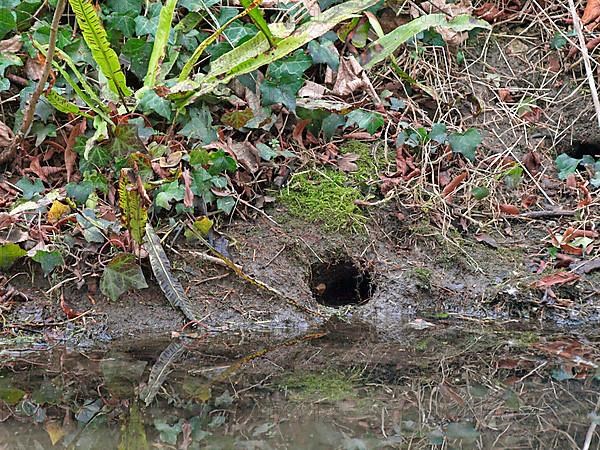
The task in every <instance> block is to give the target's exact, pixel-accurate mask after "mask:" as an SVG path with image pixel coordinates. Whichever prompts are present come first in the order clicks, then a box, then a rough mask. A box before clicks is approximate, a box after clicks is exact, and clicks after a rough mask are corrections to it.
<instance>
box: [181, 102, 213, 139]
mask: <svg viewBox="0 0 600 450" xmlns="http://www.w3.org/2000/svg"><path fill="white" fill-rule="evenodd" d="M179 133H180V134H182V135H183V136H186V137H187V138H189V139H198V140H199V141H201V142H202V143H203V144H210V143H211V142H213V141H216V140H217V133H216V131H215V129H214V128H213V126H212V116H211V115H210V111H209V110H208V107H207V106H206V105H204V106H203V107H202V108H201V109H199V108H193V109H191V110H190V120H189V122H188V123H187V124H186V125H185V126H184V127H183V129H182V130H181V131H180V132H179Z"/></svg>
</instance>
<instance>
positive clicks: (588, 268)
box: [575, 258, 600, 274]
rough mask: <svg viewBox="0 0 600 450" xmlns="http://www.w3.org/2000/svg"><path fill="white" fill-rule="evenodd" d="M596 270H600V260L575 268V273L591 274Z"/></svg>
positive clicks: (587, 262)
mask: <svg viewBox="0 0 600 450" xmlns="http://www.w3.org/2000/svg"><path fill="white" fill-rule="evenodd" d="M594 270H600V258H596V259H592V260H590V261H586V262H585V263H583V264H581V265H579V266H577V267H576V268H575V272H576V273H578V274H584V273H590V272H592V271H594Z"/></svg>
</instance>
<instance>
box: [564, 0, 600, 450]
mask: <svg viewBox="0 0 600 450" xmlns="http://www.w3.org/2000/svg"><path fill="white" fill-rule="evenodd" d="M571 1H573V0H571ZM599 406H600V397H599V398H598V401H597V402H596V407H595V408H594V411H593V412H592V413H590V415H589V416H590V419H592V423H591V424H590V427H589V428H588V431H587V433H586V435H585V442H584V443H583V447H582V450H589V448H590V445H591V443H592V438H593V437H594V431H595V430H596V426H597V425H598V423H597V420H598V417H597V416H596V411H598V407H599Z"/></svg>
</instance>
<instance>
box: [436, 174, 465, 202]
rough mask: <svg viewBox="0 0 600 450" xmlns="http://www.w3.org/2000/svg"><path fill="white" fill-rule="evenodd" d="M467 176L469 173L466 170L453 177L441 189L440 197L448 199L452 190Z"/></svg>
mask: <svg viewBox="0 0 600 450" xmlns="http://www.w3.org/2000/svg"><path fill="white" fill-rule="evenodd" d="M468 176H469V174H468V173H467V172H462V173H461V174H459V175H457V176H456V177H454V178H453V179H452V181H450V183H448V184H447V185H446V187H445V188H444V190H443V191H442V197H444V198H446V199H448V197H451V195H452V194H453V193H454V191H455V190H456V189H458V186H460V185H461V184H462V183H463V181H465V180H466V179H467V177H468Z"/></svg>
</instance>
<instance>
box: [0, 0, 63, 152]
mask: <svg viewBox="0 0 600 450" xmlns="http://www.w3.org/2000/svg"><path fill="white" fill-rule="evenodd" d="M66 4H67V0H58V2H57V4H56V9H55V10H54V17H53V18H52V25H51V27H50V37H49V40H48V51H47V52H46V62H45V63H44V70H43V72H42V76H41V77H40V79H39V81H38V84H37V86H36V87H35V91H33V94H31V98H30V99H29V104H28V105H27V109H26V110H25V114H24V117H23V123H22V124H21V129H20V130H19V132H18V133H17V135H16V136H15V137H14V139H13V141H12V143H11V144H10V146H9V147H8V148H7V149H6V150H4V151H3V152H2V153H0V164H4V163H6V162H8V161H10V160H11V159H13V158H14V157H15V155H16V152H17V147H18V146H19V145H20V144H21V143H22V142H23V140H24V139H25V136H27V133H28V132H29V128H31V123H32V122H33V116H34V114H35V107H36V106H37V103H38V101H39V100H40V97H41V96H42V92H44V88H45V87H46V81H48V77H49V76H50V70H51V69H52V59H53V58H54V50H55V48H56V35H57V34H58V24H59V22H60V18H61V16H62V13H63V11H64V10H65V6H66Z"/></svg>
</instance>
